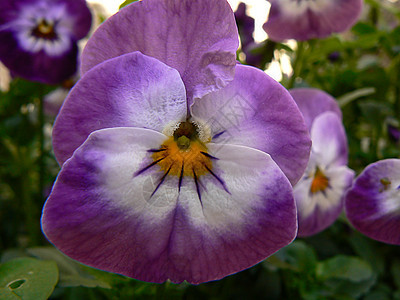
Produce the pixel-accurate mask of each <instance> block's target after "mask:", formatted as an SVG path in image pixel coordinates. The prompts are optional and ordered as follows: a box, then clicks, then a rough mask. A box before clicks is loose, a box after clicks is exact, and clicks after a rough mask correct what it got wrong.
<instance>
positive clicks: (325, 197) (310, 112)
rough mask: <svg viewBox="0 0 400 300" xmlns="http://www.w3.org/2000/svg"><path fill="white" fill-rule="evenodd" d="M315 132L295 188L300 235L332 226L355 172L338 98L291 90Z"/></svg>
mask: <svg viewBox="0 0 400 300" xmlns="http://www.w3.org/2000/svg"><path fill="white" fill-rule="evenodd" d="M290 93H291V95H292V96H293V98H294V100H295V101H296V103H297V104H298V106H299V108H300V111H301V112H302V113H303V116H304V120H305V122H306V124H307V126H308V128H309V130H310V134H311V141H312V147H311V155H310V160H309V162H308V166H307V169H306V171H305V173H304V175H303V177H302V178H301V179H300V181H299V182H298V183H297V184H296V185H295V187H294V196H295V200H296V204H297V210H298V220H299V231H298V236H310V235H313V234H316V233H318V232H320V231H322V230H323V229H325V228H327V227H328V226H330V225H331V224H332V223H333V222H334V221H335V220H336V219H337V217H338V216H339V214H340V213H341V212H342V209H343V198H344V193H345V191H346V190H347V189H348V188H349V187H350V185H351V183H352V180H353V177H354V172H353V171H352V170H350V169H349V168H348V167H347V166H346V165H347V152H348V150H347V139H346V133H345V131H344V127H343V125H342V120H341V117H342V115H341V112H340V109H339V107H338V105H337V104H336V101H335V99H334V98H332V97H331V96H330V95H328V94H327V93H325V92H323V91H321V90H318V89H311V88H298V89H293V90H291V91H290Z"/></svg>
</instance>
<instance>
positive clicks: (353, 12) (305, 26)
mask: <svg viewBox="0 0 400 300" xmlns="http://www.w3.org/2000/svg"><path fill="white" fill-rule="evenodd" d="M269 2H270V3H271V8H270V11H269V16H268V20H267V22H266V23H265V24H264V26H263V27H264V30H265V31H266V32H267V34H268V37H269V39H271V40H273V41H282V40H286V39H295V40H300V41H302V40H309V39H313V38H324V37H327V36H329V35H331V34H332V33H338V32H343V31H346V30H347V29H349V28H350V27H351V26H352V25H353V24H354V23H355V22H356V21H357V19H358V18H359V16H360V14H361V11H362V7H363V1H362V0H269Z"/></svg>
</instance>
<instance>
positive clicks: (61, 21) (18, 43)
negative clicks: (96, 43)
mask: <svg viewBox="0 0 400 300" xmlns="http://www.w3.org/2000/svg"><path fill="white" fill-rule="evenodd" d="M91 19H92V18H91V14H90V11H89V9H88V7H87V6H86V3H85V1H84V0H21V1H9V0H0V60H1V61H2V62H3V63H4V65H6V66H7V67H8V68H9V69H10V71H11V72H12V74H13V75H16V76H20V77H23V78H25V79H28V80H34V81H39V82H43V83H50V84H52V83H59V82H62V81H63V80H65V79H68V78H69V77H70V76H72V75H73V74H74V73H75V71H76V68H77V53H78V48H77V45H76V43H77V41H78V40H80V39H82V38H83V37H85V36H86V34H87V33H88V32H89V29H90V25H91Z"/></svg>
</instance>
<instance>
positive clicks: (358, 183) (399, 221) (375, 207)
mask: <svg viewBox="0 0 400 300" xmlns="http://www.w3.org/2000/svg"><path fill="white" fill-rule="evenodd" d="M345 205H346V207H345V208H346V215H347V218H348V219H349V221H350V222H351V223H352V224H353V225H354V227H355V228H356V229H357V230H359V231H360V232H361V233H363V234H365V235H366V236H368V237H370V238H372V239H375V240H378V241H381V242H384V243H389V244H396V245H400V235H399V226H400V159H385V160H381V161H378V162H375V163H373V164H370V165H369V166H367V167H366V168H365V169H364V171H363V172H362V173H361V174H360V175H359V176H358V177H357V178H356V180H355V181H354V184H353V186H352V187H351V189H350V190H349V191H348V192H347V194H346V201H345Z"/></svg>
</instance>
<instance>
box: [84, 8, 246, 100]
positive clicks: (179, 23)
mask: <svg viewBox="0 0 400 300" xmlns="http://www.w3.org/2000/svg"><path fill="white" fill-rule="evenodd" d="M238 43H239V42H238V33H237V28H236V23H235V20H234V16H233V12H232V10H231V8H230V6H229V4H228V3H227V2H226V1H225V0H202V1H193V0H146V1H140V2H139V1H138V2H135V3H133V4H131V5H128V6H126V7H125V8H123V9H122V10H121V11H120V12H118V13H117V14H115V15H114V16H112V17H111V18H109V19H108V20H107V21H106V22H104V24H102V25H101V26H100V27H99V29H98V30H97V31H96V32H95V33H94V34H93V36H92V37H91V38H90V40H89V42H88V44H87V46H86V48H85V49H84V51H83V55H82V72H83V73H85V72H87V71H88V70H89V69H91V68H92V67H93V66H95V65H97V64H98V63H101V62H102V61H104V60H107V59H110V58H112V57H116V56H119V55H122V54H125V53H128V52H133V51H141V52H142V53H144V54H146V55H149V56H152V57H155V58H157V59H158V60H160V61H162V62H164V63H166V64H167V65H169V66H171V67H173V68H175V69H177V70H178V71H179V73H180V75H181V77H182V79H183V81H184V83H185V86H186V89H187V93H188V100H189V101H190V100H191V98H192V97H201V96H203V95H204V94H206V93H208V92H210V91H212V90H215V89H217V88H220V87H222V86H224V85H226V84H227V82H229V81H230V80H231V79H232V77H233V75H234V67H235V64H236V49H237V48H238Z"/></svg>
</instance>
